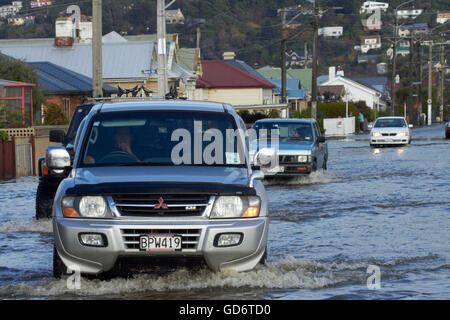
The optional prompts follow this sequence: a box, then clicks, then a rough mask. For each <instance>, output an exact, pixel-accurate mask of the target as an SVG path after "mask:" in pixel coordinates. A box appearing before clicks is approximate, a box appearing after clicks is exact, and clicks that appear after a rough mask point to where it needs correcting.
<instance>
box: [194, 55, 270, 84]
mask: <svg viewBox="0 0 450 320" xmlns="http://www.w3.org/2000/svg"><path fill="white" fill-rule="evenodd" d="M202 67H203V75H202V77H201V78H199V79H198V80H197V87H198V88H273V87H275V86H274V85H273V84H272V83H270V82H269V81H266V80H262V79H261V78H260V77H256V76H254V75H252V74H250V73H248V72H245V71H242V70H241V69H238V68H235V67H233V66H231V65H229V64H227V63H224V62H223V61H219V60H216V61H203V62H202Z"/></svg>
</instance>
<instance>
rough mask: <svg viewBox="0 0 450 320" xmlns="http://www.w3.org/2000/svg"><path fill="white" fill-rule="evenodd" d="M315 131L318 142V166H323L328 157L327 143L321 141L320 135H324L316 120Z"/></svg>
mask: <svg viewBox="0 0 450 320" xmlns="http://www.w3.org/2000/svg"><path fill="white" fill-rule="evenodd" d="M314 133H315V134H316V144H317V167H318V168H322V167H323V164H324V161H325V157H326V144H325V143H320V142H319V137H321V136H322V133H321V132H320V127H319V124H318V123H317V122H314Z"/></svg>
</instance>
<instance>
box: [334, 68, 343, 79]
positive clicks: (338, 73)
mask: <svg viewBox="0 0 450 320" xmlns="http://www.w3.org/2000/svg"><path fill="white" fill-rule="evenodd" d="M336 76H339V77H344V76H345V73H344V70H342V68H341V67H339V68H338V71H337V72H336Z"/></svg>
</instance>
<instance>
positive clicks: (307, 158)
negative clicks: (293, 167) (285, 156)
mask: <svg viewBox="0 0 450 320" xmlns="http://www.w3.org/2000/svg"><path fill="white" fill-rule="evenodd" d="M297 161H298V162H299V163H310V162H311V156H298V158H297Z"/></svg>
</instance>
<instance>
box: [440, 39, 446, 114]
mask: <svg viewBox="0 0 450 320" xmlns="http://www.w3.org/2000/svg"><path fill="white" fill-rule="evenodd" d="M444 64H445V47H444V45H442V46H441V105H440V107H439V117H440V122H441V123H442V122H443V121H444V77H445V68H444Z"/></svg>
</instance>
